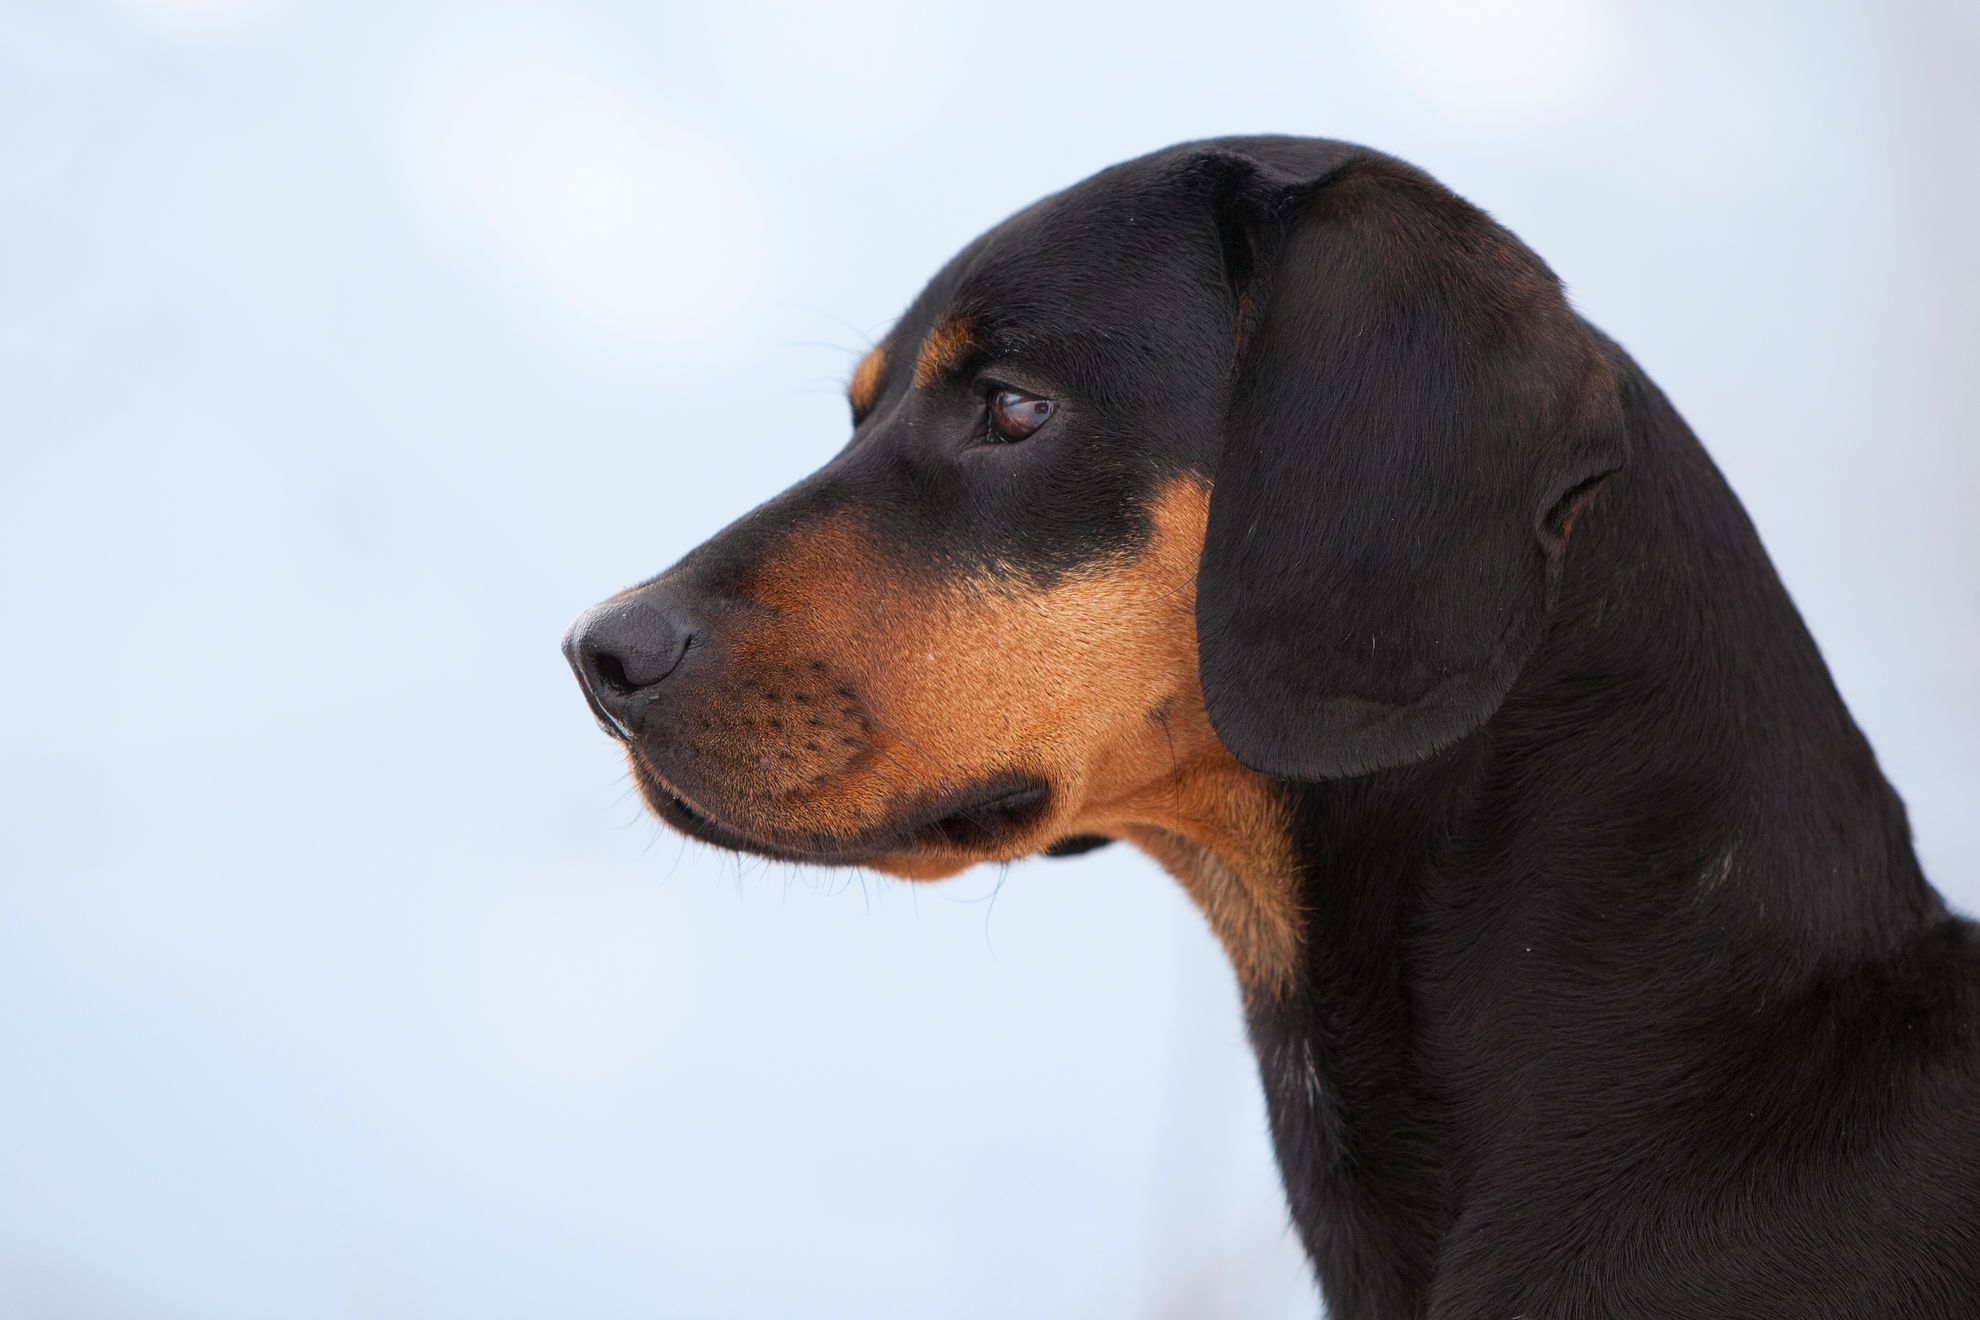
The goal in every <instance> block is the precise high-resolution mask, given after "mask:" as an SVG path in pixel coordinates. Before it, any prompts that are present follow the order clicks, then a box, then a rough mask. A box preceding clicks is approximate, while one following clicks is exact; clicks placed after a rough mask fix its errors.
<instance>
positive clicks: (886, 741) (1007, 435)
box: [564, 137, 1980, 1320]
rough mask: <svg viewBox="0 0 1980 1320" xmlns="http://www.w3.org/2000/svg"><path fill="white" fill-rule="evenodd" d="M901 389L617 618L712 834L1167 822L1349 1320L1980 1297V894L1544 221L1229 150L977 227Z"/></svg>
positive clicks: (898, 377) (929, 843) (817, 850)
mask: <svg viewBox="0 0 1980 1320" xmlns="http://www.w3.org/2000/svg"><path fill="white" fill-rule="evenodd" d="M848 395H849V399H850V402H851V407H852V426H853V430H852V438H851V440H850V441H849V442H848V443H847V445H846V447H845V448H844V449H843V450H842V451H841V452H840V453H839V454H838V456H837V457H835V458H834V459H833V460H832V461H831V462H829V463H828V464H826V465H825V466H824V467H823V468H821V469H820V470H819V471H818V472H816V473H815V474H813V475H812V476H810V477H809V478H807V479H806V480H804V481H802V482H800V483H799V484H798V485H796V486H794V487H792V488H791V489H790V490H788V491H786V492H785V493H784V494H782V495H780V496H778V497H776V498H775V499H772V500H771V501H770V502H769V503H767V504H764V505H763V506H762V507H760V508H758V509H756V510H755V511H754V512H752V513H750V514H748V515H747V516H745V517H743V518H742V519H741V520H740V521H738V522H736V523H734V524H733V525H731V526H730V527H728V528H727V529H726V530H725V531H723V532H721V533H720V534H719V535H717V536H715V537H714V538H713V539H711V540H710V541H708V542H707V543H705V544H703V545H702V546H700V547H699V548H698V549H696V550H694V551H693V552H692V553H690V554H689V555H688V556H687V557H686V558H685V559H683V560H682V561H681V562H680V563H679V564H677V565H675V566H674V567H673V568H671V569H669V570H668V571H666V572H665V573H662V574H660V575H659V576H658V577H655V578H652V579H650V580H648V581H647V582H645V583H643V584H641V585H640V586H638V587H635V588H633V589H631V590H628V591H625V592H622V593H620V594H619V595H617V596H614V597H612V598H610V599H609V600H607V601H606V602H604V603H603V604H601V605H599V606H597V607H595V608H593V609H592V610H590V611H589V612H587V613H586V614H585V615H583V617H581V618H580V619H579V620H578V621H577V623H576V624H575V625H574V626H573V627H572V629H571V631H570V633H569V634H568V636H567V637H566V639H565V643H564V647H565V652H566V655H567V657H568V658H569V660H570V662H571V664H572V666H573V668H574V669H575V670H576V672H577V675H578V678H579V681H580V684H581V686H582V687H583V690H584V694H585V697H586V699H587V701H588V702H589V704H590V707H591V710H592V712H593V713H594V715H595V716H596V717H597V718H598V720H599V721H600V722H601V723H602V725H603V726H604V728H605V729H606V731H607V732H608V733H609V734H611V735H612V736H613V737H615V738H617V739H619V740H620V741H621V742H622V743H623V744H624V747H625V752H626V755H627V758H628V761H629V762H630V765H631V771H632V776H633V779H634V781H635V783H636V784H637V785H638V788H639V791H640V793H641V795H642V796H643V797H644V799H645V801H646V802H647V803H648V804H649V805H650V806H651V808H652V810H653V811H654V812H655V813H656V814H657V815H658V816H659V817H660V818H661V819H662V820H663V821H665V822H666V823H667V824H668V825H671V826H672V827H673V828H675V829H677V830H679V831H680V832H682V833H684V834H686V835H688V836H689V837H690V838H694V839H699V840H702V841H704V842H706V843H710V844H713V845H715V846H717V847H720V848H727V849H734V850H738V851H741V852H748V853H753V854H758V855H761V856H765V857H771V858H778V859H783V860H786V861H791V862H799V863H816V864H825V865H857V866H865V867H870V868H873V869H875V870H878V871H882V872H886V873H888V874H891V875H895V876H900V877H905V878H908V879H913V880H931V879H936V878H939V877H942V876H947V875H951V874H954V873H955V872H958V871H960V870H962V869H964V868H966V867H969V866H972V865H975V864H976V863H979V862H986V861H1002V860H1009V859H1013V858H1018V857H1023V856H1025V855H1028V854H1034V853H1039V852H1046V853H1053V854H1059V855H1065V854H1070V853H1077V852H1081V851H1085V850H1086V849H1088V848H1091V847H1096V846H1099V845H1101V844H1104V843H1107V842H1110V841H1114V840H1124V841H1126V842H1127V843H1129V844H1132V845H1133V846H1135V847H1137V848H1139V849H1141V850H1142V851H1144V852H1146V853H1148V854H1149V855H1150V856H1152V857H1153V858H1155V859H1156V861H1158V862H1159V863H1160V864H1161V865H1162V866H1163V867H1164V868H1166V869H1167V870H1168V871H1169V872H1170V873H1171V874H1173V875H1174V876H1175V877H1176V878H1177V879H1178V880H1179V881H1180V882H1181V883H1182V885H1183V887H1184V888H1185V889H1186V890H1187V891H1188V892H1189V894H1190V896H1191V897H1192V898H1193V899H1194V900H1195V902H1196V903H1197V905H1198V906H1199V907H1200V908H1201V910H1202V911H1203V913H1204V915H1205V917H1206V918H1207V920H1208V923H1209V925H1210V927H1211V928H1212V930H1213V931H1214V932H1215V934H1216V936H1217V938H1218V939H1219V940H1220V942H1221V943H1222V945H1223V947H1224V949H1225V951H1226V952H1227V953H1228V955H1229V958H1230V961H1231V963H1232V965H1233V967H1234V968H1235V970H1236V974H1237V977H1238V981H1239V984H1240V987H1241V990H1242V994H1243V1003H1244V1011H1245V1015H1246V1020H1247V1025H1248V1029H1249V1032H1250V1038H1251V1041H1252V1043H1253V1046H1254V1049H1255V1051H1256V1054H1257V1058H1258V1064H1259V1071H1260V1075H1261V1077H1262V1080H1263V1085H1264V1091H1265V1098H1266V1101H1267V1107H1268V1111H1269V1114H1270V1121H1271V1133H1272V1138H1273V1143H1274V1147H1275V1149H1276V1152H1277V1156H1278V1163H1279V1168H1280V1171H1281V1173H1282V1175H1283V1178H1284V1183H1285V1189H1286V1194H1287V1198H1288V1202H1289V1205H1290V1208H1291V1214H1292V1219H1293V1222H1294V1224H1295V1225H1296V1228H1297V1231H1298V1233H1299V1235H1300V1239H1301V1241H1302V1243H1303V1245H1304V1246H1305V1248H1306V1250H1307V1252H1308V1254H1309V1255H1310V1257H1311V1258H1312V1261H1313V1265H1314V1269H1315V1272H1316V1275H1317V1277H1318V1279H1319V1281H1320V1285H1321V1288H1322V1291H1323V1293H1324V1296H1325V1303H1326V1307H1327V1313H1328V1314H1329V1315H1330V1316H1333V1317H1335V1318H1336V1320H1404V1318H1405V1317H1408V1318H1410V1320H1416V1318H1419V1317H1425V1318H1434V1320H1488V1318H1489V1320H1509V1318H1510V1317H1516V1316H1524V1317H1535V1318H1536V1320H1537V1318H1538V1317H1561V1318H1572V1317H1591V1318H1593V1317H1635V1316H1644V1317H1649V1316H1655V1317H1713V1318H1715V1320H1716V1318H1719V1317H1762V1316H1766V1317H1794V1320H1810V1318H1811V1317H1872V1316H1878V1317H1883V1316H1892V1317H1895V1316H1905V1317H1924V1316H1929V1317H1956V1316H1957V1317H1975V1316H1980V937H1976V928H1975V926H1974V925H1973V924H1971V923H1969V922H1967V921H1965V920H1963V919H1961V918H1959V917H1957V916H1955V915H1952V914H1951V913H1949V912H1948V910H1947V907H1946V905H1945V903H1944V902H1943V900H1942V899H1941V898H1940V897H1939V895H1938V894H1937V893H1936V892H1935V891H1934V890H1933V889H1932V888H1931V886H1930V885H1929V884H1928V883H1927V882H1926V880H1925V878H1924V876H1923V875H1922V874H1921V872H1920V869H1919V866H1918V863H1917V860H1916V858H1915V856H1914V854H1913V851H1912V846H1911V841H1910V833H1909V827H1908V825H1907V822H1906V819H1905V812H1904V807H1903V804H1902V803H1901V802H1900V801H1899V799H1898V796H1897V794H1896V793H1895V792H1893V790H1892V789H1891V787H1890V785H1889V784H1888V783H1887V782H1886V781H1885V779H1884V777H1883V775H1882V774H1881V772H1880V771H1879V769H1878V766H1877V762H1876V759H1875V757H1874V756H1873V754H1872V752H1871V750H1870V747H1869V745H1868V744H1867V743H1866V741H1865V740H1864V738H1863V735H1862V734H1861V733H1860V732H1859V731H1858V729H1857V727H1856V725H1855V724H1854V723H1853V722H1852V720H1851V718H1850V715H1849V713H1848V711H1847V710H1846V709H1845V708H1844V705H1843V702H1842V700H1841V698H1840V697H1839V696H1838V694H1837V692H1836V689H1835V686H1834V684H1833V682H1832V680H1831V679H1830V677H1829V674H1828V672H1827V670H1826V668H1825V667H1824V665H1823V662H1822V658H1821V656H1820V654H1819V653H1818V651H1817V649H1816V646H1815V643H1814V641H1813V640H1812V639H1811V638H1810V636H1809V634H1808V632H1807V630H1806V628H1805V627H1804V626H1803V624H1802V622H1801V619H1800V617H1799V616H1798V615H1797V613H1796V611H1795V608H1794V605H1793V604H1792V602H1791V601H1790V600H1789V598H1788V596H1787V593H1786V591H1785V590H1784V589H1783V587H1782V585H1781V583H1780V581H1779V579H1778V578H1777V577H1776V575H1775V573H1774V570H1773V568H1772V566H1771V564H1770V563H1769V561H1768V559H1767V556H1766V553H1765V551H1764V550H1763V549H1762V548H1761V545H1760V541H1759V538H1758V537H1757V535H1756V534H1755V532H1754V529H1753V527H1752V525H1751V523H1750V522H1749V521H1748V519H1747V517H1746V515H1745V513H1744V511H1743V510H1742V508H1741V507H1740V504H1739V502H1738V501H1737V499H1736V498H1735V497H1734V496H1733V494H1732V492H1731V490H1730V489H1729V488H1728V487H1727V485H1726V483H1725V481H1724V479H1723V478H1722V477H1721V476H1720V474H1719V473H1718V471H1717V470H1716V469H1715V468H1714V466H1713V465H1712V462H1711V460H1710V459H1709V458H1707V456H1706V454H1705V451H1704V450H1703V449H1702V448H1701V447H1700V445H1699V443H1698V441H1697V439H1696V438H1695V437H1694V436H1693V434H1692V433H1691V431H1690V430H1689V429H1688V428H1687V427H1686V425H1685V423H1684V421H1683V420H1682V419H1681V418H1680V417H1679V416H1678V414H1677V412H1676V411H1675V410H1674V409H1673V408H1672V406H1671V404H1670V403H1669V402H1668V401H1667V400H1666V399H1665V398H1664V396H1663V395H1662V394H1661V393H1659V391H1658V390H1657V388H1656V386H1655V385H1653V384H1652V383H1651V382H1650V381H1649V380H1648V379H1647V378H1646V377H1645V375H1644V373H1643V372H1642V371H1641V370H1640V369H1639V368H1638V367H1637V366H1636V364H1635V363H1634V362H1632V361H1631V359H1630V357H1629V356H1628V354H1626V353H1625V352H1624V351H1623V350H1622V349H1621V348H1619V347H1618V346H1617V345H1616V344H1615V343H1614V342H1613V341H1611V340H1609V339H1608V338H1606V337H1604V336H1603V335H1602V334H1601V333H1600V332H1598V331H1597V330H1595V329H1594V328H1593V327H1591V326H1590V325H1588V324H1587V323H1586V322H1584V321H1583V320H1582V319H1580V317H1578V316H1577V315H1576V313H1575V312H1574V311H1573V310H1571V309H1570V307H1569V305H1568V302H1567V301H1566V299H1565V297H1564V296H1563V293H1562V291H1561V287H1560V284H1559V281H1558V280H1557V279H1556V278H1555V276H1554V275H1553V273H1552V272H1551V271H1550V270H1549V269H1548V268H1547V266H1546V265H1545V264H1544V263H1542V262H1541V260H1540V259H1539V258H1538V257H1537V256H1535V255H1534V254H1533V253H1532V252H1531V251H1529V250H1528V249H1527V248H1526V247H1525V246H1524V245H1522V244H1521V243H1520V242H1519V240H1518V239H1516V238H1514V237H1513V236H1512V235H1511V234H1510V233H1508V232H1507V231H1505V230H1504V229H1502V228H1500V227H1499V226H1498V225H1497V224H1495V223H1494V222H1493V221H1492V220H1491V219H1490V218H1489V217H1488V216H1486V215H1485V214H1484V213H1483V212H1481V211H1480V210H1478V209H1477V208H1475V207H1473V206H1471V205H1470V204H1468V203H1466V202H1465V201H1463V200H1461V199H1460V198H1458V197H1456V196H1454V195H1453V194H1452V193H1450V192H1449V191H1447V190H1446V189H1444V188H1443V187H1441V186H1440V185H1439V184H1437V183H1436V182H1435V181H1434V180H1432V179H1431V178H1429V177H1428V176H1427V175H1425V174H1424V173H1422V172H1420V171H1419V170H1417V169H1415V168H1413V167H1411V166H1409V165H1407V164H1404V163H1403V162H1401V161H1398V160H1396V159H1393V158H1391V157H1388V156H1385V155H1382V154H1380V153H1377V152H1375V151H1371V150H1368V149H1366V148H1363V147H1358V146H1353V145H1350V144H1346V143H1341V142H1333V141H1323V140H1308V139H1296V138H1280V137H1251V138H1229V139H1219V140H1213V141H1206V142H1197V143H1189V144H1184V145H1181V146H1177V147H1173V148H1170V149H1167V150H1164V151H1159V152H1156V153H1154V154H1152V155H1148V156H1144V157H1142V158H1140V159H1138V160H1134V161H1130V162H1128V163H1126V164H1122V165H1118V166H1115V167H1113V168H1111V169H1108V170H1105V171H1103V172H1101V173H1099V174H1097V175H1095V176H1094V177H1092V178H1090V179H1088V180H1086V181H1085V182H1083V183H1080V184H1078V185H1076V186H1074V187H1072V188H1070V189H1068V190H1066V191H1065V192H1061V193H1059V194H1057V195H1055V196H1052V197H1049V198H1046V199H1045V200H1044V201H1041V202H1039V203H1037V204H1036V205H1034V206H1032V207H1030V208H1029V209H1027V210H1025V211H1022V212H1020V213H1019V214H1017V215H1016V216H1014V217H1012V218H1011V219H1009V220H1007V221H1005V222H1004V223H1003V224H1001V225H999V226H997V227H996V228H995V229H993V230H991V231H990V232H989V233H987V234H985V235H984V236H982V237H981V238H979V239H977V240H976V241H975V242H974V243H971V244H970V245H969V246H968V247H966V248H965V249H964V250H963V251H962V252H961V253H960V254H959V255H958V256H957V257H956V258H955V259H954V260H953V261H951V262H950V263H949V264H948V266H947V267H946V268H944V269H943V270H942V271H941V273H940V274H938V275H937V276H936V277H935V278H934V280H933V281H932V282H931V283H930V284H929V285H928V287H927V288H926V290H924V291H923V292H922V293H921V294H920V296H919V297H918V298H916V300H915V301H914V304H913V305H912V306H911V307H910V308H909V309H908V310H907V312H906V314H905V315H904V316H902V317H901V319H900V321H899V322H898V324H896V325H895V327H894V328H893V330H892V331H891V332H889V333H888V334H887V335H886V336H885V338H884V340H883V341H882V342H881V344H880V345H879V346H878V347H877V348H875V349H874V350H873V351H872V352H871V353H869V354H868V355H867V356H866V357H865V359H864V360H863V361H861V362H860V363H859V365H858V369H857V370H856V371H855V372H854V373H853V375H852V379H851V384H850V388H849V390H848Z"/></svg>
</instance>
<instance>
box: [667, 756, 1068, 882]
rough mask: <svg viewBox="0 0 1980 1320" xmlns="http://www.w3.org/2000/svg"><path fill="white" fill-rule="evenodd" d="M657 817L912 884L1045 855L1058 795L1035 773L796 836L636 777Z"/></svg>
mask: <svg viewBox="0 0 1980 1320" xmlns="http://www.w3.org/2000/svg"><path fill="white" fill-rule="evenodd" d="M635 778H636V780H637V782H638V784H639V790H640V795H641V796H642V797H643V798H645V799H646V803H647V805H648V806H649V807H650V808H652V810H653V814H654V815H656V816H658V817H659V818H660V819H661V820H662V821H663V822H664V823H665V824H667V825H668V826H670V827H671V828H673V829H675V830H678V831H679V832H680V833H682V834H685V835H687V837H689V838H690V839H694V840H697V841H698V842H701V843H706V844H709V845H711V846H713V847H716V848H724V849H727V850H729V851H732V852H745V853H752V854H754V855H756V856H758V857H767V858H770V859H771V860H773V861H780V862H797V863H801V864H804V865H810V866H867V867H871V868H873V869H874V870H878V871H884V872H887V873H888V874H891V875H898V876H901V877H903V878H906V879H913V880H932V879H939V878H941V877H944V876H950V875H954V874H956V873H957V872H959V871H963V870H966V869H967V868H969V867H971V866H974V865H976V864H977V863H978V862H984V861H994V860H999V859H1009V858H1013V857H1019V856H1023V855H1024V854H1025V853H1027V852H1032V851H1037V848H1038V847H1039V846H1040V845H1039V844H1038V843H1037V841H1036V836H1037V835H1038V833H1039V828H1038V827H1039V825H1040V823H1041V822H1042V821H1043V820H1044V819H1045V817H1046V815H1047V813H1048V811H1049V809H1050V806H1051V799H1052V790H1051V788H1050V786H1049V785H1048V784H1046V783H1045V781H1044V780H1042V779H1039V778H1036V777H1033V776H1028V775H1012V776H1004V777H999V778H996V779H990V780H985V781H983V782H981V783H977V784H974V785H970V786H968V787H965V788H961V789H954V790H948V791H945V792H941V793H935V794H929V795H927V796H925V797H922V798H918V799H915V800H913V801H911V802H907V803H904V804H902V808H901V810H900V811H899V812H897V813H896V815H895V816H894V818H893V819H891V820H888V821H886V822H884V823H883V824H881V825H879V826H875V827H869V828H866V829H862V830H859V831H857V832H854V833H850V834H845V835H837V834H832V835H826V834H812V835H794V834H792V833H790V832H788V831H784V830H778V829H774V828H771V829H763V828H760V827H758V828H752V827H750V826H748V825H744V824H741V823H734V822H732V821H730V820H726V819H719V818H717V816H716V815H715V814H713V812H712V811H711V810H709V809H706V808H704V807H702V806H700V805H698V804H695V803H690V802H689V801H687V800H686V799H685V798H683V797H682V796H681V795H680V794H678V793H676V792H675V791H674V790H673V789H672V788H671V787H670V786H668V785H667V784H665V783H663V782H661V781H660V780H659V779H658V778H657V777H655V776H652V775H650V774H639V773H636V775H635Z"/></svg>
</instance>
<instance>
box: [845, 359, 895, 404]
mask: <svg viewBox="0 0 1980 1320" xmlns="http://www.w3.org/2000/svg"><path fill="white" fill-rule="evenodd" d="M886 369H887V355H886V354H885V353H882V352H881V351H880V350H879V349H877V348H876V349H874V350H873V351H872V352H870V353H868V354H867V355H866V356H865V357H863V358H861V359H860V360H859V365H858V366H856V367H854V368H853V374H852V383H851V384H850V385H848V386H847V387H846V398H847V400H848V401H849V402H850V403H851V404H852V409H853V412H854V413H855V414H857V415H859V416H865V415H866V413H867V412H868V410H870V409H871V408H872V407H873V405H874V404H875V403H877V402H879V399H880V375H881V373H882V372H884V371H886Z"/></svg>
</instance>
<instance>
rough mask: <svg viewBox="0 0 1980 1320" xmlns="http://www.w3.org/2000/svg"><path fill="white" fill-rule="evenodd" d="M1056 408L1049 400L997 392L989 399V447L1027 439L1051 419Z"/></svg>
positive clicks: (1014, 392)
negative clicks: (990, 444)
mask: <svg viewBox="0 0 1980 1320" xmlns="http://www.w3.org/2000/svg"><path fill="white" fill-rule="evenodd" d="M1055 407H1057V405H1056V404H1054V403H1053V402H1052V401H1051V400H1050V399H1041V398H1038V397H1037V396H1036V395H1031V394H1019V393H1018V392H1017V391H1016V390H998V391H997V392H996V393H994V394H992V395H991V396H990V435H989V437H988V438H989V440H990V441H991V443H993V444H1008V443H1010V442H1011V441H1013V440H1025V439H1029V438H1030V437H1031V436H1032V435H1033V434H1035V433H1036V432H1037V430H1038V428H1039V427H1041V426H1043V425H1045V423H1046V422H1048V421H1050V420H1051V418H1052V411H1053V409H1054V408H1055Z"/></svg>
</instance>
